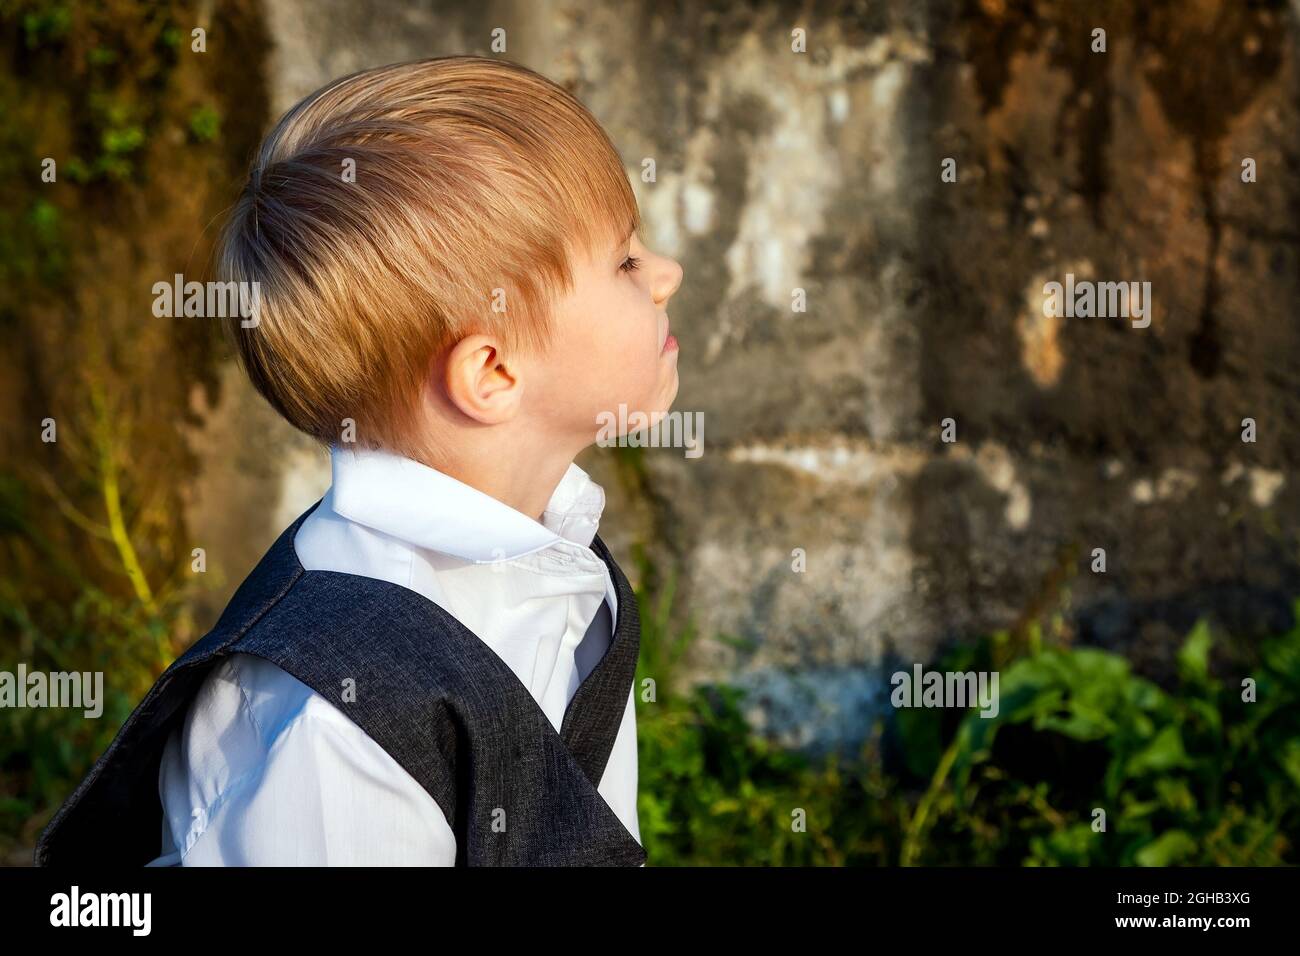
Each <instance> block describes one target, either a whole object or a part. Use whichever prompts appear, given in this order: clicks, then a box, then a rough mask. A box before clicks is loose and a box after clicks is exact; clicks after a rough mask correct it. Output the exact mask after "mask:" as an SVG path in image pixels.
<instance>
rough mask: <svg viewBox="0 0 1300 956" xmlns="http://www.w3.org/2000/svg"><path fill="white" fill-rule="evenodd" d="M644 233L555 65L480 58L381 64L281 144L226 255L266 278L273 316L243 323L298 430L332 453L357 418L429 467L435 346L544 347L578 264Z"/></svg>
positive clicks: (602, 145) (253, 189)
mask: <svg viewBox="0 0 1300 956" xmlns="http://www.w3.org/2000/svg"><path fill="white" fill-rule="evenodd" d="M349 169H352V170H354V171H355V175H354V176H351V177H350V176H349V175H348V171H349ZM350 179H352V180H354V181H349V180H350ZM638 224H639V216H638V213H637V206H636V199H635V196H634V195H633V193H632V190H631V187H630V186H629V184H628V180H627V175H626V173H625V171H624V169H623V164H622V161H621V159H620V158H619V155H618V151H617V150H616V149H615V148H614V145H613V144H612V143H611V142H610V140H609V137H608V136H607V135H606V134H605V132H604V130H603V129H601V127H600V125H599V123H597V122H596V120H595V119H594V118H593V117H592V115H591V114H590V113H589V112H588V111H587V109H586V108H585V107H584V106H583V105H582V104H581V103H580V102H579V101H578V100H577V99H576V98H575V97H574V96H573V95H571V94H570V93H568V92H567V91H566V90H564V89H563V88H562V87H560V86H557V85H556V84H555V83H553V82H551V81H550V80H548V79H546V78H545V77H543V76H541V75H540V74H538V73H536V72H534V71H532V70H529V69H527V68H526V67H523V66H519V65H518V64H514V63H510V62H508V61H504V60H497V59H490V58H487V57H479V56H449V57H437V58H433V59H427V60H421V61H417V62H411V63H400V64H395V65H392V66H384V67H379V68H376V69H372V70H365V71H362V72H360V73H355V74H353V75H351V76H348V77H345V78H343V79H341V80H337V81H335V82H334V83H331V84H330V85H328V86H326V87H324V88H322V89H320V90H318V91H317V92H315V93H313V94H311V95H310V96H308V97H306V98H305V99H303V100H302V101H301V102H299V103H298V104H297V105H296V106H294V107H293V108H292V109H290V110H289V111H288V113H286V114H285V115H284V116H283V117H282V118H281V119H280V121H279V123H277V124H276V126H275V128H274V129H273V130H272V131H271V132H270V133H269V134H268V135H267V137H266V139H265V140H264V141H263V143H262V146H261V148H260V150H259V151H258V154H257V156H256V158H255V160H254V161H253V164H252V168H251V170H250V173H249V179H248V183H247V185H246V186H245V187H244V190H243V192H242V194H241V195H240V197H239V199H238V201H237V202H236V203H235V206H234V207H233V209H232V212H231V215H230V218H229V220H228V221H227V223H226V225H225V228H224V230H223V232H222V236H221V239H220V241H219V243H218V250H217V271H218V273H219V274H220V277H221V278H222V279H223V280H227V281H237V282H247V283H252V282H257V283H258V286H257V289H258V292H259V295H258V298H257V301H258V312H257V319H256V323H255V324H253V323H251V322H250V323H244V322H242V321H241V319H240V318H239V317H238V316H236V317H233V318H231V319H228V320H227V321H226V323H225V326H226V329H227V331H228V333H229V334H230V335H231V336H232V337H233V339H234V342H235V345H236V349H237V352H238V354H239V357H240V361H241V363H242V364H243V366H244V369H245V370H246V371H247V373H248V376H249V378H250V379H251V381H252V383H253V385H254V386H255V387H256V388H257V390H258V391H259V392H260V393H261V394H262V395H263V396H264V397H265V398H266V399H267V401H269V402H270V403H271V405H272V406H274V407H275V408H276V410H277V411H279V412H280V414H282V415H283V416H284V417H285V418H286V419H287V420H288V421H289V422H290V423H291V424H292V425H294V426H295V427H297V428H299V429H300V430H302V431H303V432H306V433H307V434H308V435H311V436H312V437H314V438H316V439H317V440H319V441H321V442H323V443H325V444H330V443H333V442H336V441H338V440H339V436H340V431H341V429H342V428H343V423H344V420H345V419H352V420H353V421H355V423H356V432H357V438H358V441H360V442H362V443H364V444H367V445H371V446H382V447H387V448H390V449H392V450H395V451H398V452H399V453H402V454H408V455H411V456H413V457H421V453H422V452H424V451H425V449H424V447H423V446H422V442H421V436H418V435H416V434H414V432H415V429H416V424H417V421H418V418H417V411H418V408H419V396H420V392H421V389H422V386H423V383H424V381H425V378H426V376H427V375H428V374H429V370H430V367H431V361H432V360H433V358H434V357H435V355H437V354H438V353H439V351H440V350H441V349H442V348H444V347H446V346H449V345H450V344H452V343H454V342H455V341H458V340H459V339H461V338H463V337H464V336H465V335H469V334H473V333H475V332H487V333H491V334H495V335H498V336H500V337H501V339H502V340H503V341H504V343H505V344H506V346H507V347H508V348H510V349H523V350H541V351H544V350H545V348H546V345H547V342H548V339H549V335H550V332H551V319H552V316H551V306H552V304H553V302H554V299H555V297H556V296H558V295H560V294H563V293H564V292H566V291H569V290H571V289H572V282H573V275H572V271H571V265H570V264H571V262H572V261H573V259H572V257H573V256H574V255H575V254H576V253H578V252H582V251H585V252H590V253H593V254H594V252H595V250H598V249H602V248H604V249H606V250H608V249H612V248H613V246H614V243H615V242H617V241H619V240H620V239H623V238H625V237H626V235H627V234H628V233H629V232H630V231H631V230H632V229H635V228H636V227H637V225H638ZM246 288H247V287H246ZM494 303H496V304H498V308H497V309H494V307H493V306H494ZM500 303H504V306H505V308H504V311H501V310H500V308H499V304H500Z"/></svg>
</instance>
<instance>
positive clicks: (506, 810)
mask: <svg viewBox="0 0 1300 956" xmlns="http://www.w3.org/2000/svg"><path fill="white" fill-rule="evenodd" d="M319 504H320V502H319V501H318V502H317V503H316V504H315V505H313V506H312V507H311V508H309V509H307V511H306V512H304V513H303V514H302V515H300V516H299V517H298V519H297V520H296V521H295V522H294V523H293V524H292V525H290V526H289V527H288V528H287V529H286V530H285V531H284V533H283V534H281V535H280V537H279V539H278V540H277V541H276V542H275V544H274V545H272V546H271V549H270V550H269V551H268V552H267V553H266V555H265V556H264V557H263V558H262V560H261V562H260V563H259V564H258V565H257V567H256V568H254V569H253V572H252V573H251V574H250V575H249V576H248V578H247V579H246V580H245V581H244V582H243V584H241V585H240V587H239V590H238V591H236V592H235V596H234V597H233V598H231V601H230V604H229V605H228V606H227V607H226V609H225V611H224V612H223V613H222V615H221V619H220V620H219V621H218V622H217V626H216V627H215V628H214V629H213V630H212V631H210V632H209V633H208V634H206V635H205V636H204V637H202V638H201V639H200V640H198V641H197V642H195V644H194V645H193V646H192V647H191V648H190V649H189V650H187V651H186V652H185V653H184V654H182V655H181V656H180V657H179V658H177V659H176V661H175V662H174V663H173V664H172V665H171V666H170V667H168V668H167V670H165V671H164V672H163V673H162V675H161V676H160V677H159V678H158V680H157V682H156V683H155V684H154V686H153V687H152V688H151V689H150V691H149V693H148V694H147V695H146V696H145V698H144V700H143V701H141V703H140V704H139V706H137V707H136V709H135V710H134V711H133V712H132V714H131V716H130V717H128V718H127V721H126V723H125V724H123V725H122V729H121V730H120V731H119V732H118V734H117V736H116V738H114V740H113V742H112V743H111V744H110V745H109V747H108V749H107V750H106V751H105V752H104V754H103V755H102V756H101V757H100V758H99V760H98V761H97V762H96V763H95V765H94V767H93V768H91V770H90V772H89V773H88V774H87V775H86V778H85V779H84V780H83V781H82V782H81V784H80V785H79V786H78V787H77V789H76V790H75V791H74V792H73V794H72V795H71V796H70V797H68V799H67V801H65V803H64V804H63V806H62V807H61V808H60V809H59V811H58V812H57V813H56V814H55V815H54V817H53V819H51V821H50V823H49V825H48V826H47V827H46V828H45V830H44V832H43V833H42V834H41V837H40V840H39V841H38V842H37V845H36V865H37V866H58V865H61V864H88V865H96V864H98V865H104V864H106V863H107V864H109V865H127V866H131V865H144V864H145V863H148V862H149V861H151V860H153V859H154V858H155V857H157V856H158V854H159V852H160V847H161V836H162V824H163V810H162V803H161V800H160V798H159V794H158V768H159V764H160V762H161V759H162V750H163V746H164V744H165V743H166V740H167V736H168V734H169V732H170V731H171V730H172V729H173V728H174V727H175V726H177V724H178V723H179V722H180V721H181V720H183V718H184V715H185V712H186V710H187V709H188V704H189V703H190V701H191V700H192V699H193V697H194V695H195V694H196V692H197V691H198V688H199V685H200V684H201V683H202V680H203V678H204V676H205V675H206V674H207V673H208V672H209V671H210V670H211V669H212V668H213V666H215V665H216V664H217V663H219V662H220V661H221V659H222V658H224V657H225V656H226V655H228V654H232V653H235V652H242V653H245V654H254V655H257V656H258V657H263V658H265V659H267V660H269V661H271V662H273V663H274V664H276V665H278V666H279V667H280V668H282V669H283V670H285V671H287V672H289V673H290V674H292V675H293V676H294V677H297V678H298V679H299V680H300V681H302V682H303V683H304V684H306V685H307V686H308V687H310V688H312V690H314V691H316V692H317V693H318V694H320V695H321V696H322V697H324V698H325V699H326V700H328V701H329V702H330V703H332V704H334V706H336V707H338V708H339V710H341V711H342V712H343V713H344V714H346V715H347V716H348V717H349V718H351V720H352V721H353V722H354V723H356V724H357V725H358V726H359V727H360V728H361V729H362V730H364V731H365V732H366V733H367V734H368V735H369V736H370V737H371V738H373V739H374V740H375V741H376V742H377V743H378V744H379V745H380V746H381V747H383V748H384V750H385V751H387V752H388V754H389V755H390V756H392V758H393V759H394V760H396V761H397V762H398V763H399V764H401V765H402V767H404V768H405V769H406V770H407V772H408V773H410V774H411V776H412V777H414V778H415V780H416V781H418V782H419V783H420V785H421V786H423V787H424V789H425V790H427V791H428V792H429V794H430V796H432V797H433V799H434V800H435V801H437V803H438V806H440V807H441V808H442V810H443V812H444V813H445V814H446V817H447V820H448V822H449V823H450V824H451V827H452V830H453V832H454V833H455V835H456V855H457V860H456V862H457V865H459V866H570V865H605V866H610V865H613V866H639V865H641V864H642V863H644V862H645V859H646V855H645V851H644V849H642V847H641V845H640V844H639V843H637V841H636V839H635V838H634V837H633V836H632V834H631V833H629V832H628V830H627V828H626V827H625V826H624V825H623V823H622V821H621V820H619V818H618V816H617V815H616V814H615V813H614V811H613V810H611V809H610V807H609V805H608V804H607V803H606V802H605V800H604V798H603V797H602V796H601V795H600V794H599V793H598V792H597V789H596V788H597V786H598V785H599V783H600V778H601V776H602V774H603V773H604V771H605V764H606V762H607V761H608V760H609V755H610V752H611V751H612V750H613V748H614V740H615V737H616V736H617V734H618V729H619V725H620V723H621V722H622V719H623V714H624V711H625V708H626V707H627V699H628V693H629V690H630V689H631V686H632V681H633V677H634V674H635V672H636V663H637V653H638V650H639V647H640V622H639V619H638V614H637V604H636V597H635V595H634V594H633V592H632V588H631V586H630V585H629V584H628V581H627V578H626V577H625V576H624V575H623V572H622V571H621V570H620V569H619V567H618V565H617V564H615V563H614V559H613V556H612V555H611V554H610V553H609V549H608V548H606V546H605V543H604V542H603V541H601V540H600V537H599V536H597V537H596V538H595V539H594V541H593V542H592V549H593V550H594V551H595V552H596V554H597V555H599V556H600V558H601V560H603V561H604V562H605V564H606V565H607V566H608V567H609V570H610V574H611V576H612V578H613V581H614V585H615V587H616V588H617V593H618V621H617V622H616V624H615V627H614V633H613V635H612V640H611V642H610V646H609V649H608V650H607V651H606V652H605V655H604V657H602V658H601V660H600V661H599V663H597V665H596V667H595V668H594V669H593V670H592V671H591V673H590V674H588V675H587V677H586V679H585V680H583V682H582V684H581V685H580V686H579V687H578V690H577V692H576V693H575V694H574V696H573V698H572V699H571V700H570V701H569V705H568V709H567V710H566V711H565V713H564V720H563V721H562V722H561V728H560V732H559V733H556V732H555V727H554V725H553V724H552V723H551V721H550V720H549V719H548V718H547V716H546V714H545V713H544V712H543V711H542V709H541V708H540V707H539V706H538V704H537V701H536V700H535V699H534V698H533V696H532V695H531V694H530V693H529V692H528V689H527V688H526V687H525V686H524V685H523V684H522V683H521V682H520V680H519V678H518V677H517V676H516V675H515V673H514V671H512V670H511V669H510V667H509V666H508V665H507V664H506V663H505V662H504V661H502V660H501V658H500V657H498V656H497V655H496V653H495V652H494V651H493V650H492V649H491V648H490V647H488V646H487V645H486V644H484V643H483V641H482V640H480V639H479V638H478V637H477V636H476V635H475V634H473V633H472V632H471V631H469V630H468V629H467V628H466V627H465V626H464V625H462V624H461V623H460V622H459V621H457V620H456V619H455V618H453V617H452V616H451V615H450V614H449V613H447V611H445V610H443V609H442V608H441V607H439V606H438V605H436V604H434V603H433V602H432V601H430V600H428V599H427V598H425V597H424V596H423V595H421V594H418V593H416V592H415V591H412V590H409V589H407V588H404V587H401V586H399V585H396V584H390V583H388V582H386V581H379V580H375V579H373V578H366V577H362V576H359V575H354V574H343V573H339V572H335V571H308V570H306V569H304V568H303V566H302V564H301V563H300V562H299V561H298V556H297V553H296V552H295V551H294V546H293V539H294V534H295V533H296V532H297V530H298V527H299V526H300V525H301V524H302V522H303V519H304V518H306V517H307V515H308V514H310V513H311V512H312V511H313V510H315V508H316V507H317V506H318V505H319ZM349 679H350V681H351V682H354V683H350V686H353V687H355V691H354V694H355V698H356V699H355V701H351V702H349V701H347V700H345V699H344V688H345V681H349ZM310 785H311V783H310V781H304V786H310ZM498 811H500V812H498ZM494 821H496V826H495V827H494Z"/></svg>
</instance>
